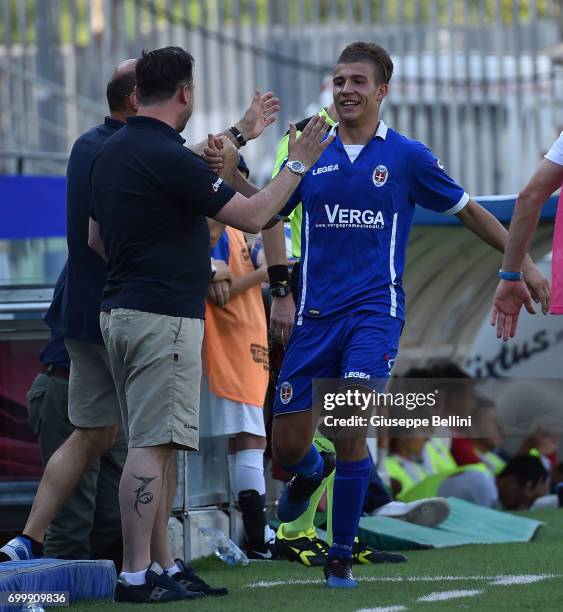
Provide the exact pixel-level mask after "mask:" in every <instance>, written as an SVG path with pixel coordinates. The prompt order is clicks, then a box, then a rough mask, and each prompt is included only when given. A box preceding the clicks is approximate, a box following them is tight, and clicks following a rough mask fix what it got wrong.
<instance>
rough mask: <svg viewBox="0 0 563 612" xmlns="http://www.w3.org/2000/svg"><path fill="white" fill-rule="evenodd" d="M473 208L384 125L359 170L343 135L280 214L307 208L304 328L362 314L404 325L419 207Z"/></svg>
mask: <svg viewBox="0 0 563 612" xmlns="http://www.w3.org/2000/svg"><path fill="white" fill-rule="evenodd" d="M468 201H469V196H468V195H467V194H466V193H465V192H464V190H463V189H462V188H461V187H460V186H459V185H458V184H457V183H456V182H455V181H454V180H452V179H451V178H450V177H449V176H448V175H447V174H446V173H445V172H444V169H443V168H442V165H441V164H440V160H439V159H438V158H437V157H436V156H435V155H434V154H433V153H432V152H431V151H430V150H429V149H428V148H427V147H426V146H424V145H423V144H421V143H420V142H417V141H414V140H409V139H408V138H406V137H405V136H402V135H401V134H399V133H398V132H395V131H394V130H392V129H390V128H388V127H387V126H386V125H385V124H384V123H383V121H380V122H379V125H378V128H377V132H376V134H375V136H374V138H373V139H372V140H371V141H370V142H369V143H368V144H366V145H365V147H364V148H363V149H362V150H361V152H360V154H359V155H358V157H357V158H356V159H355V161H354V162H353V163H352V162H351V161H350V158H349V156H348V153H347V152H346V150H345V148H344V145H343V144H342V142H341V141H340V138H339V137H338V133H337V135H336V138H335V140H334V142H332V143H331V144H330V145H329V146H328V147H327V149H326V150H325V151H324V153H323V154H322V156H321V157H320V159H319V160H318V161H317V163H316V164H315V165H314V166H313V167H312V168H311V169H310V170H309V172H308V173H307V174H306V175H305V177H304V178H303V179H302V181H301V183H300V185H299V187H298V189H297V190H296V191H295V192H294V193H293V195H292V196H291V198H290V200H289V201H288V203H287V205H286V206H285V207H284V209H283V210H282V211H281V213H280V215H288V214H289V213H290V212H291V211H292V210H293V209H294V208H295V206H296V205H297V204H298V203H299V202H303V223H302V227H301V244H302V249H301V253H302V264H301V286H300V295H299V299H298V304H297V325H302V324H303V321H304V320H311V321H313V320H315V319H325V320H328V319H332V318H337V317H340V316H343V315H345V314H350V313H352V312H354V311H372V312H376V313H378V314H384V315H390V316H392V317H396V318H398V319H402V320H403V319H404V316H405V293H404V290H403V271H404V267H405V257H406V249H407V242H408V238H409V233H410V229H411V225H412V219H413V214H414V208H415V203H416V204H419V205H420V206H423V207H424V208H428V209H430V210H433V211H436V212H441V213H445V214H455V213H457V212H459V211H460V210H461V209H462V208H463V207H464V206H465V205H466V204H467V202H468Z"/></svg>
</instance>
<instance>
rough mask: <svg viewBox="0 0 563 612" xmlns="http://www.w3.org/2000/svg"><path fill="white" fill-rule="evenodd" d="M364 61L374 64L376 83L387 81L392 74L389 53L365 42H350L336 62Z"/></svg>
mask: <svg viewBox="0 0 563 612" xmlns="http://www.w3.org/2000/svg"><path fill="white" fill-rule="evenodd" d="M366 61H367V62H371V63H372V64H373V65H374V67H375V79H376V81H377V82H378V83H389V81H390V80H391V77H392V76H393V62H392V60H391V57H390V55H389V53H387V51H386V50H385V49H384V48H383V47H380V46H379V45H374V44H373V43H367V42H355V43H352V44H351V45H348V46H347V47H346V48H345V49H344V51H342V53H341V54H340V57H339V58H338V61H337V62H336V63H337V64H351V63H353V62H366Z"/></svg>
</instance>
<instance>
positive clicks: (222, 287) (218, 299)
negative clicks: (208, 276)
mask: <svg viewBox="0 0 563 612" xmlns="http://www.w3.org/2000/svg"><path fill="white" fill-rule="evenodd" d="M230 287H231V283H229V281H226V280H222V281H216V282H213V283H209V289H208V290H207V298H208V299H209V301H210V302H211V303H212V304H215V306H219V307H220V308H223V306H225V305H226V304H227V302H228V301H229V297H230Z"/></svg>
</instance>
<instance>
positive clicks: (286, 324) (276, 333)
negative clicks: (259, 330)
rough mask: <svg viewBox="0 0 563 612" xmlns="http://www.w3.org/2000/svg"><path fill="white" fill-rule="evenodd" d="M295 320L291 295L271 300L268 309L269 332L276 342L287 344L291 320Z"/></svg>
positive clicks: (291, 325)
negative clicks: (270, 305)
mask: <svg viewBox="0 0 563 612" xmlns="http://www.w3.org/2000/svg"><path fill="white" fill-rule="evenodd" d="M294 318H295V302H294V301H293V296H292V295H291V294H289V295H286V296H285V297H274V298H272V307H271V309H270V332H271V334H272V336H273V338H275V339H276V340H279V341H280V342H281V343H282V344H283V345H285V344H287V341H288V340H289V336H290V334H291V330H292V329H293V319H294Z"/></svg>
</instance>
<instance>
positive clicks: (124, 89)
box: [106, 70, 135, 112]
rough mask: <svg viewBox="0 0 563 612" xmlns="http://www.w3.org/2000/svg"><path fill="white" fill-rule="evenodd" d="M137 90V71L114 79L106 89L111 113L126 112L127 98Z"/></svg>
mask: <svg viewBox="0 0 563 612" xmlns="http://www.w3.org/2000/svg"><path fill="white" fill-rule="evenodd" d="M134 88H135V71H134V70H128V71H126V72H122V73H120V74H117V75H116V76H114V77H112V78H111V80H110V81H109V83H108V86H107V89H106V96H107V99H108V106H109V110H110V111H118V112H119V111H124V110H125V109H126V108H127V102H126V98H127V96H128V95H129V94H130V93H131V92H132V91H133V89H134Z"/></svg>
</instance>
